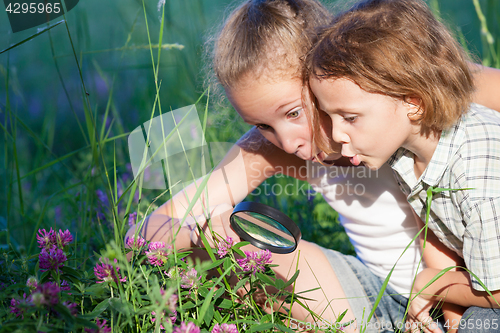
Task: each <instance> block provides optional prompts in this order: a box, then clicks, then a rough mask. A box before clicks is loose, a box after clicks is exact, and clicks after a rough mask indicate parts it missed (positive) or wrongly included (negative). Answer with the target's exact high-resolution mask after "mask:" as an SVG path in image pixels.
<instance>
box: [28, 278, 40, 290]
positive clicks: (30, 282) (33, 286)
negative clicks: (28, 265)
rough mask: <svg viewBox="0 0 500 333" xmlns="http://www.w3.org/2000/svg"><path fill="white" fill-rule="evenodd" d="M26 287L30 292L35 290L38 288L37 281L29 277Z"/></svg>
mask: <svg viewBox="0 0 500 333" xmlns="http://www.w3.org/2000/svg"><path fill="white" fill-rule="evenodd" d="M26 286H27V287H28V288H30V291H33V290H35V289H36V288H37V287H38V280H37V278H36V277H34V276H30V277H29V278H28V281H26Z"/></svg>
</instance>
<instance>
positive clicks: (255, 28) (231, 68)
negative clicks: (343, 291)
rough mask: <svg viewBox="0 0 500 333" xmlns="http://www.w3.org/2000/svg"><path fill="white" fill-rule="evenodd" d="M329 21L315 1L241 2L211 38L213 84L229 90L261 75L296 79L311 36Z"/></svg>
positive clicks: (249, 0) (250, 0)
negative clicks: (287, 75)
mask: <svg viewBox="0 0 500 333" xmlns="http://www.w3.org/2000/svg"><path fill="white" fill-rule="evenodd" d="M330 19H331V16H330V14H329V12H328V10H327V9H326V8H325V7H323V6H322V5H321V4H320V3H319V2H318V1H316V0H248V1H245V2H244V3H243V4H241V5H240V6H239V7H238V8H236V9H235V10H234V11H233V12H232V13H231V14H230V15H229V18H228V19H227V20H226V21H225V22H224V24H223V26H222V29H221V30H220V32H219V33H218V35H217V37H216V38H215V43H214V47H213V52H212V59H213V61H212V66H213V71H214V73H215V75H216V77H217V79H218V81H219V83H220V84H221V85H222V86H223V87H224V88H228V87H233V86H235V85H237V84H238V83H239V82H240V80H241V79H242V78H244V77H246V76H248V75H252V78H259V77H260V76H261V75H262V74H263V73H265V72H266V71H268V73H272V75H274V74H275V73H277V71H281V72H283V73H286V74H291V75H292V76H297V77H300V75H301V74H302V73H301V68H302V66H301V63H300V59H301V58H302V57H303V56H304V55H305V54H306V53H307V52H308V51H309V50H310V48H311V46H312V40H311V38H312V33H313V32H314V30H315V28H316V27H318V26H319V25H322V24H326V23H327V22H328V21H329V20H330ZM278 73H279V72H278Z"/></svg>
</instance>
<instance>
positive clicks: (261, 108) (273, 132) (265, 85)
mask: <svg viewBox="0 0 500 333" xmlns="http://www.w3.org/2000/svg"><path fill="white" fill-rule="evenodd" d="M226 94H227V96H228V98H229V100H230V102H231V104H232V105H233V106H234V108H235V109H236V111H237V112H238V114H239V115H240V116H241V117H242V118H243V120H244V121H245V122H246V123H248V124H250V125H255V126H256V127H257V128H258V129H259V131H260V133H261V134H262V135H263V136H264V137H265V138H266V139H267V140H269V141H270V142H271V143H273V144H274V145H276V146H277V147H278V148H281V149H283V150H284V151H286V152H287V153H289V154H295V155H296V156H298V157H299V158H301V159H303V160H316V159H315V158H314V153H319V154H318V158H319V159H321V160H322V161H323V160H325V159H326V157H327V156H326V154H325V153H324V152H320V151H319V150H315V151H314V152H313V148H312V144H311V130H310V128H309V123H308V120H307V116H306V113H305V111H304V110H302V100H301V97H302V82H301V80H299V79H291V78H290V79H283V80H280V81H270V80H267V79H265V78H264V79H259V80H252V79H244V80H243V82H240V84H239V85H238V86H237V87H235V88H233V89H227V90H226ZM328 132H329V129H328ZM337 157H339V156H337ZM329 159H332V157H329Z"/></svg>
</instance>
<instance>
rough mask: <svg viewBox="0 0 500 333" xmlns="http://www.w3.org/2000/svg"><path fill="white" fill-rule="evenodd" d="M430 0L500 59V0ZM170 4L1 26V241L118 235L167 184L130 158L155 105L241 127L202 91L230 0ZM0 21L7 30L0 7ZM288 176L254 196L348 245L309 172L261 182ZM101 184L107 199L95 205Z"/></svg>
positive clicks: (219, 132)
mask: <svg viewBox="0 0 500 333" xmlns="http://www.w3.org/2000/svg"><path fill="white" fill-rule="evenodd" d="M429 3H430V4H431V6H432V7H433V8H434V9H435V10H436V11H439V15H440V16H441V17H442V18H443V19H444V20H446V21H447V22H449V25H450V26H457V29H456V31H457V35H458V36H459V38H462V41H463V42H464V43H466V45H467V47H468V48H469V50H471V52H473V53H475V54H476V56H477V57H478V58H480V59H482V60H483V61H484V63H485V64H486V65H490V66H496V67H499V66H500V43H499V41H498V36H500V33H499V31H500V26H499V23H498V22H499V16H500V8H499V6H500V4H499V3H498V1H495V0H479V1H476V0H460V1H437V0H429ZM166 4H167V5H166V7H165V12H164V16H163V18H162V13H161V12H159V11H158V9H157V2H155V1H145V2H144V6H143V2H142V1H139V0H125V1H109V2H102V1H97V0H88V1H81V2H80V3H79V4H78V5H77V7H76V8H75V9H74V10H72V11H71V12H69V13H68V14H67V15H66V17H65V22H63V23H61V24H59V25H57V26H55V27H53V28H51V29H50V30H48V31H45V32H42V33H40V34H39V35H37V36H35V37H34V38H33V39H31V40H29V41H26V42H24V43H23V41H25V40H26V39H28V38H29V37H30V36H32V35H34V34H36V33H37V31H38V30H37V28H33V29H30V30H27V31H23V32H19V33H16V34H12V33H10V34H0V49H1V50H3V49H6V48H8V47H9V46H10V45H14V44H16V43H20V44H19V45H18V46H16V47H13V48H12V49H10V50H9V51H7V52H4V53H2V54H0V78H1V79H0V91H1V92H2V93H1V94H0V128H1V136H0V137H1V139H0V140H1V141H0V146H1V147H2V151H1V154H0V163H1V165H2V167H1V168H0V191H1V194H0V246H2V247H3V248H7V247H9V246H12V248H14V249H16V250H17V251H19V253H33V251H34V250H35V248H34V241H35V237H34V232H35V231H36V230H37V229H38V228H49V227H51V226H52V227H55V226H58V227H67V228H71V229H72V230H77V237H78V239H79V240H82V241H83V243H85V244H87V246H84V247H82V248H80V249H78V251H79V255H80V256H82V257H89V256H92V254H93V251H96V250H98V249H99V248H101V247H102V246H103V245H104V244H105V243H106V242H108V241H109V240H111V239H114V240H115V241H116V242H120V241H121V238H122V232H123V230H124V228H125V227H126V221H127V215H128V214H129V213H131V212H133V211H139V215H140V216H141V215H143V214H145V213H146V209H147V208H148V207H149V208H150V209H153V208H154V207H155V206H156V205H157V204H159V203H162V202H164V201H165V200H167V199H168V196H169V194H168V193H165V194H163V192H162V191H157V190H146V189H140V188H138V187H137V186H136V185H134V184H132V182H131V179H130V171H129V170H128V169H127V164H128V163H129V155H128V147H127V136H128V133H129V132H130V131H131V130H133V129H134V128H136V127H137V126H139V125H140V124H142V123H144V122H145V121H147V120H148V119H150V118H151V117H154V116H157V115H159V114H160V112H161V113H165V112H168V111H169V110H172V109H176V108H179V107H183V106H186V105H190V104H193V103H196V102H197V103H198V110H199V111H200V117H201V119H203V121H204V122H206V125H205V126H206V138H207V140H208V141H209V142H235V141H236V140H237V139H238V138H239V136H240V135H241V134H243V133H244V132H245V131H246V130H247V129H248V126H247V125H245V124H243V123H242V121H241V120H240V119H239V118H238V116H237V115H236V114H235V112H234V111H233V110H231V109H230V108H222V107H221V108H216V107H215V105H213V104H209V107H208V109H206V108H205V106H206V102H207V95H208V94H206V95H205V96H203V97H202V98H201V99H200V96H202V94H203V91H204V86H203V82H202V81H203V75H202V73H203V72H204V69H203V61H202V55H203V40H204V35H206V33H207V31H209V30H213V27H214V26H216V25H217V24H218V23H219V22H220V21H221V19H220V18H221V17H222V15H223V13H224V10H225V8H226V6H227V5H228V1H222V0H219V1H201V0H199V1H195V0H190V1H181V0H175V1H167V2H166ZM478 5H479V6H480V8H481V11H479V10H478V8H479V7H478ZM481 13H482V14H481ZM56 21H58V20H56ZM0 30H1V31H10V28H9V26H8V20H7V18H6V14H5V13H4V12H1V13H0ZM465 41H466V42H465ZM158 43H161V45H163V47H161V48H159V47H158ZM205 111H208V112H207V114H206V116H205ZM106 123H108V124H106ZM290 182H291V183H292V184H293V187H292V188H293V190H292V193H293V194H292V195H286V194H282V195H278V196H266V195H251V196H249V199H251V200H255V201H260V202H263V203H267V204H271V205H272V206H274V207H276V208H278V209H281V210H283V211H284V212H286V213H287V214H288V215H290V216H291V217H292V219H294V220H295V221H296V222H297V223H298V224H299V225H300V227H301V229H302V232H303V235H304V238H305V239H308V240H311V241H314V242H317V243H319V244H321V245H323V246H326V247H331V248H335V249H337V250H341V251H343V252H345V253H353V249H352V246H351V245H350V244H349V242H348V239H347V237H346V236H345V234H344V233H343V231H342V227H341V226H339V224H338V222H337V216H336V213H335V212H333V211H332V210H331V209H330V207H329V206H328V205H327V204H326V203H325V202H324V200H323V199H322V198H320V197H319V196H315V197H314V198H308V197H307V189H308V187H307V186H306V185H304V183H301V182H298V181H296V180H293V179H288V178H286V177H273V178H271V179H269V180H268V181H267V182H266V184H267V185H262V187H261V188H260V191H261V192H263V189H264V187H265V186H268V187H269V186H272V185H273V184H282V185H283V184H285V183H290ZM126 189H127V190H128V191H127V192H126V193H125V195H124V196H123V197H122V198H120V197H119V194H121V192H122V191H123V190H126ZM97 190H101V191H103V193H105V194H106V197H107V201H108V202H109V203H111V204H110V205H109V206H107V207H104V208H103V207H101V206H102V204H101V203H100V201H99V199H98V198H97V196H96V191H97ZM134 192H137V193H140V200H139V202H136V201H135V199H134V194H135V193H134ZM162 194H163V196H162V197H161V198H159V199H158V200H157V201H156V203H154V204H151V203H152V202H153V201H154V200H155V198H156V197H157V196H159V195H162ZM103 209H104V211H103V213H104V215H103V216H102V217H104V218H97V215H96V210H103ZM311 211H312V212H313V216H314V220H315V223H311V221H310V216H311V214H310V212H311Z"/></svg>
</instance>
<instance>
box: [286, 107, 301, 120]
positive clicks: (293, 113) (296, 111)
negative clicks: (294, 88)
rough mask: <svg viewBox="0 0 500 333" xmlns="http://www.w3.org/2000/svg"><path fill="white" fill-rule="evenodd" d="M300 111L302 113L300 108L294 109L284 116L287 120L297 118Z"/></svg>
mask: <svg viewBox="0 0 500 333" xmlns="http://www.w3.org/2000/svg"><path fill="white" fill-rule="evenodd" d="M301 111H302V108H296V109H293V110H292V111H290V112H288V113H287V115H286V116H287V117H288V118H297V117H298V116H300V112H301Z"/></svg>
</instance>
